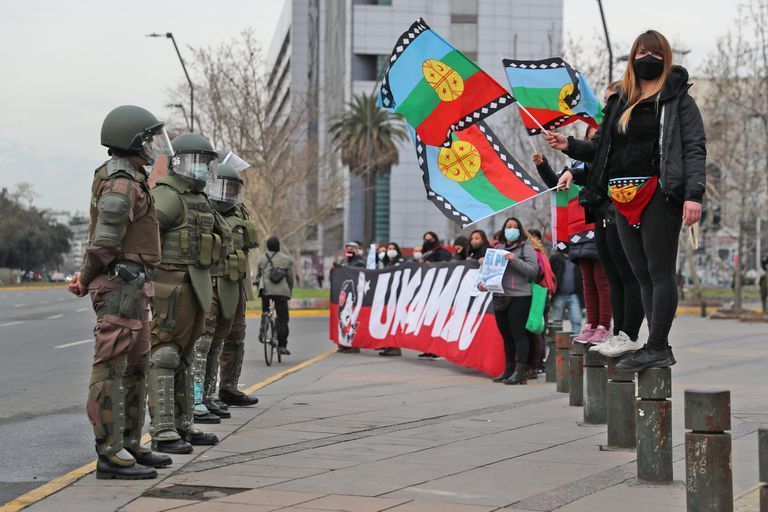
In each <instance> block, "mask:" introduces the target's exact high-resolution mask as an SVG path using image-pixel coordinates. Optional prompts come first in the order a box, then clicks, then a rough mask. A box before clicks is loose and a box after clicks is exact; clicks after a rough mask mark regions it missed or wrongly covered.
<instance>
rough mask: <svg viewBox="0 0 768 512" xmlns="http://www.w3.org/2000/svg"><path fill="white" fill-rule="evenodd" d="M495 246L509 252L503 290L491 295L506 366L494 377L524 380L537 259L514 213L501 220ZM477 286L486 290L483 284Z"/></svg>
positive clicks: (526, 370)
mask: <svg viewBox="0 0 768 512" xmlns="http://www.w3.org/2000/svg"><path fill="white" fill-rule="evenodd" d="M496 249H503V250H505V251H507V253H508V254H507V256H506V258H507V260H508V261H507V268H506V269H505V270H504V276H503V277H502V280H501V282H502V285H503V287H504V293H503V294H496V295H494V296H493V308H494V312H495V315H496V324H497V325H498V327H499V332H500V333H501V337H502V338H503V339H504V355H505V360H506V368H505V370H504V373H502V374H501V375H499V376H498V377H496V378H495V379H493V381H494V382H503V383H504V384H525V383H526V379H527V372H528V356H529V351H530V348H529V342H528V335H527V333H526V330H525V323H526V321H527V320H528V312H529V310H530V309H531V281H535V280H536V279H537V278H538V275H539V263H538V259H537V257H536V252H535V251H534V250H533V247H531V244H529V243H528V240H527V236H526V235H525V229H523V224H522V223H521V222H520V220H518V219H517V218H515V217H510V218H508V219H507V220H506V221H505V222H504V229H503V230H502V232H501V234H500V236H499V246H498V247H496ZM478 288H479V289H480V290H481V291H485V287H484V286H483V285H482V284H480V285H478Z"/></svg>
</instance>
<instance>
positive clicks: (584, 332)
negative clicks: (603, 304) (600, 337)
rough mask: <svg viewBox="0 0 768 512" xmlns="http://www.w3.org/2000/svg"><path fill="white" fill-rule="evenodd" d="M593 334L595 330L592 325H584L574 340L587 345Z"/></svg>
mask: <svg viewBox="0 0 768 512" xmlns="http://www.w3.org/2000/svg"><path fill="white" fill-rule="evenodd" d="M593 334H595V330H594V329H593V328H592V326H591V325H590V324H584V327H582V329H581V333H580V334H579V335H578V336H576V337H575V338H573V341H575V342H577V343H586V342H587V340H588V339H589V338H591V337H592V335H593Z"/></svg>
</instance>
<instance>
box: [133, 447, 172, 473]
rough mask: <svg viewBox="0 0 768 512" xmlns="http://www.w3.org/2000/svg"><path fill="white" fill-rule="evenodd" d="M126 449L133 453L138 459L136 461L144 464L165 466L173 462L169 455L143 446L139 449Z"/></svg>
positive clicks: (153, 466) (156, 466)
mask: <svg viewBox="0 0 768 512" xmlns="http://www.w3.org/2000/svg"><path fill="white" fill-rule="evenodd" d="M126 450H128V452H129V453H130V454H131V455H133V458H134V459H136V463H137V464H141V465H142V466H149V467H151V468H164V467H165V466H170V465H171V464H173V460H172V459H171V458H170V457H169V456H167V455H160V454H159V453H154V452H153V451H152V450H150V449H148V448H144V447H141V448H139V449H138V450H131V449H130V448H126Z"/></svg>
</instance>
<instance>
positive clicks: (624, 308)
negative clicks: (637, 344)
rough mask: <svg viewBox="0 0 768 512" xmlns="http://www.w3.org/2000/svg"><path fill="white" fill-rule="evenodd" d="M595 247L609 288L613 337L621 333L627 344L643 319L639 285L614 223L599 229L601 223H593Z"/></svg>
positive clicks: (635, 334)
mask: <svg viewBox="0 0 768 512" xmlns="http://www.w3.org/2000/svg"><path fill="white" fill-rule="evenodd" d="M616 215H617V216H618V215H620V214H618V213H617V214H616ZM595 245H597V255H598V257H599V258H600V263H602V265H603V270H604V271H605V275H606V277H608V282H609V283H610V285H611V290H610V292H611V309H612V310H613V334H619V331H624V333H625V334H626V335H627V336H629V338H630V339H631V340H633V341H635V340H637V336H638V335H639V333H640V326H641V325H642V324H643V316H644V312H643V301H642V298H641V295H640V283H639V282H638V281H637V277H635V273H634V272H632V267H631V266H630V265H629V260H627V255H626V254H624V248H623V247H622V246H621V240H620V239H619V231H618V228H617V226H616V224H615V223H607V224H606V225H605V226H603V223H602V221H601V220H600V219H598V221H597V222H596V223H595Z"/></svg>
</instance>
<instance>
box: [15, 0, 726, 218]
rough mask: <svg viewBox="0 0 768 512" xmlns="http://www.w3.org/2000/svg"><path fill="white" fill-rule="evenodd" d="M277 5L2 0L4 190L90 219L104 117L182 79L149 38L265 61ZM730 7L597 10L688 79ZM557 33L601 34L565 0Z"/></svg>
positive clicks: (621, 2)
mask: <svg viewBox="0 0 768 512" xmlns="http://www.w3.org/2000/svg"><path fill="white" fill-rule="evenodd" d="M443 1H448V0H443ZM510 1H513V0H510ZM283 3H284V0H226V1H221V2H215V3H214V2H207V1H203V0H186V1H182V0H163V1H149V0H134V1H133V2H130V3H127V2H117V1H115V0H78V1H77V2H57V1H54V0H49V1H47V2H46V1H42V0H25V1H23V2H19V1H13V0H0V62H2V63H3V70H2V78H1V79H0V169H2V170H1V171H0V187H9V188H12V187H13V185H14V184H16V183H19V182H24V181H26V182H30V183H32V184H33V185H34V187H35V190H36V192H37V193H38V194H39V197H38V198H37V199H36V201H35V205H36V206H38V207H40V208H54V209H64V210H69V211H81V212H85V211H87V209H88V200H89V198H88V195H89V191H90V183H91V179H92V176H93V174H92V171H93V169H95V168H96V167H98V166H99V164H100V163H101V162H102V161H104V160H105V159H106V158H107V155H106V149H105V148H103V147H102V146H100V145H99V133H100V129H101V122H102V120H103V119H104V116H105V115H106V114H107V112H109V111H110V110H111V109H112V108H114V107H115V106H117V105H122V104H136V105H141V106H143V107H145V108H147V109H148V110H150V111H151V112H153V113H155V115H156V116H158V117H159V118H161V119H162V118H167V117H168V116H169V115H170V114H171V109H169V108H168V107H166V105H167V104H168V103H169V102H170V100H171V97H170V93H169V90H170V89H171V88H172V87H174V86H176V85H177V84H179V83H183V81H184V75H183V72H182V69H181V65H180V64H179V61H178V57H177V56H176V53H175V51H174V49H173V45H172V44H171V41H170V40H169V39H166V38H157V39H153V38H148V37H145V34H148V33H151V32H161V33H165V32H173V34H174V37H175V39H176V41H177V43H178V44H179V47H180V50H181V52H182V56H184V57H185V58H187V59H189V58H190V57H191V52H190V51H189V47H205V46H215V45H217V44H219V43H223V42H225V41H227V40H229V39H231V38H233V37H236V36H237V35H238V34H239V33H240V32H241V31H243V30H245V29H248V28H250V29H252V30H253V31H254V34H255V36H256V38H257V39H258V40H259V41H260V42H261V43H262V45H263V47H264V50H265V52H266V49H267V48H268V46H269V43H270V42H271V40H272V36H273V32H274V30H275V26H276V24H277V20H278V18H279V16H280V12H281V9H282V7H283ZM736 3H737V2H736V1H731V0H674V1H671V0H644V1H643V2H627V1H626V0H603V6H604V9H605V14H606V18H607V22H608V25H609V31H610V35H611V39H612V42H614V44H616V45H619V46H620V47H622V46H623V47H626V48H627V49H628V47H629V45H630V44H631V43H632V40H633V39H634V38H635V36H636V35H637V34H639V33H640V32H642V31H644V30H646V29H648V28H655V29H656V30H659V31H660V32H662V33H663V34H665V35H667V36H668V37H669V39H670V40H671V41H673V42H676V43H684V45H685V46H686V47H687V48H688V49H690V50H691V53H690V55H689V56H688V57H687V58H686V62H685V64H686V65H687V66H689V68H692V71H693V73H692V74H693V75H694V76H695V70H696V68H697V67H698V66H699V65H700V64H701V63H702V62H704V61H705V59H706V58H707V55H708V53H709V52H710V51H711V50H712V49H713V48H714V45H715V42H716V39H717V37H718V36H719V35H722V34H724V33H725V31H726V30H727V29H728V27H729V26H730V25H731V20H732V19H733V17H734V16H735V14H736V13H735V5H736ZM128 5H130V10H129V11H127V10H126V6H128ZM694 21H695V23H694ZM564 27H565V37H566V40H568V37H569V36H575V37H578V36H582V37H584V39H586V40H591V39H592V37H593V34H595V33H597V34H602V25H601V22H600V15H599V11H598V7H597V1H596V0H564ZM543 57H546V56H542V58H543Z"/></svg>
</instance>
